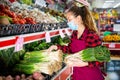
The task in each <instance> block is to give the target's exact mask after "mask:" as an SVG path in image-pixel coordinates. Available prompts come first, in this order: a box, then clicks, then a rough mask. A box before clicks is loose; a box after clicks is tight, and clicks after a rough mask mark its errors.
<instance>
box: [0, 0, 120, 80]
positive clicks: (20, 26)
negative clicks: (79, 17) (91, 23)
mask: <svg viewBox="0 0 120 80" xmlns="http://www.w3.org/2000/svg"><path fill="white" fill-rule="evenodd" d="M72 1H73V0H53V1H52V0H45V1H44V0H0V80H1V79H2V78H7V80H12V78H13V77H14V78H16V80H18V79H19V77H22V78H23V79H24V78H25V77H27V78H28V80H30V79H31V75H30V74H32V73H33V72H34V70H35V69H33V67H35V66H33V65H31V64H30V63H32V62H33V63H36V62H40V63H41V65H42V66H41V65H39V66H41V67H40V68H41V69H39V70H40V72H42V75H41V74H38V73H36V74H34V76H36V75H37V76H40V77H41V78H43V76H44V78H45V80H65V79H68V80H70V78H71V77H70V76H71V74H72V69H71V68H67V67H66V65H65V64H64V63H63V62H62V58H63V57H62V55H61V54H60V53H61V52H56V53H57V54H56V55H55V54H51V55H50V58H49V59H54V56H56V57H57V61H53V62H52V61H51V60H49V62H50V63H52V64H50V63H45V60H44V59H43V58H42V57H46V56H49V55H47V54H46V55H43V54H42V53H45V51H43V50H45V49H47V48H48V47H49V46H50V45H52V44H61V45H64V44H67V43H68V42H69V36H70V34H71V30H70V29H69V28H68V26H67V24H66V19H65V16H64V14H63V12H64V11H65V9H67V8H69V7H70V5H71V4H72ZM87 1H88V2H89V4H90V7H89V8H90V10H91V13H92V14H93V17H94V19H95V22H96V25H97V27H98V31H99V34H100V37H101V39H102V40H103V43H102V44H103V45H105V46H107V47H108V48H109V50H110V51H111V61H110V62H108V63H105V64H104V66H103V67H102V69H103V70H104V71H105V72H107V77H106V80H120V0H87ZM73 2H74V1H73ZM83 2H84V0H83ZM25 53H26V54H25ZM29 53H31V54H29ZM37 53H41V54H40V55H38V54H37ZM36 55H37V56H38V57H36ZM38 58H40V59H38ZM55 59H56V58H55ZM35 61H36V62H35ZM29 62H30V63H29ZM42 62H43V63H42ZM26 63H27V64H26ZM21 64H24V66H21ZM43 64H44V65H43ZM51 65H52V66H51ZM19 66H21V67H22V68H20V67H19ZM43 67H44V68H43ZM31 68H32V69H31ZM53 69H54V70H53ZM13 70H14V71H13ZM14 72H15V73H14ZM23 73H24V74H23ZM21 74H22V75H21ZM11 76H12V77H11Z"/></svg>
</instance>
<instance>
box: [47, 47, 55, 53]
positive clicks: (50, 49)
mask: <svg viewBox="0 0 120 80" xmlns="http://www.w3.org/2000/svg"><path fill="white" fill-rule="evenodd" d="M52 50H57V46H56V45H52V46H50V47H49V48H48V50H47V51H48V53H50V52H51V51H52Z"/></svg>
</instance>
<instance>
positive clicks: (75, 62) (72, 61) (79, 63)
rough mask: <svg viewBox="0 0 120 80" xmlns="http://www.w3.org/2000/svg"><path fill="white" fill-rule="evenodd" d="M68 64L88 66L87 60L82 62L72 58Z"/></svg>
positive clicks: (71, 65)
mask: <svg viewBox="0 0 120 80" xmlns="http://www.w3.org/2000/svg"><path fill="white" fill-rule="evenodd" d="M68 66H70V67H84V66H88V62H84V61H82V60H80V59H72V60H70V62H69V64H68Z"/></svg>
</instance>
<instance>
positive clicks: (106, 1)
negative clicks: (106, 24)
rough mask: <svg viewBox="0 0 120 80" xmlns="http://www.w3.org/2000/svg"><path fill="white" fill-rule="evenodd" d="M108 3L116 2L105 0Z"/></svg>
mask: <svg viewBox="0 0 120 80" xmlns="http://www.w3.org/2000/svg"><path fill="white" fill-rule="evenodd" d="M105 2H106V3H112V2H115V1H105Z"/></svg>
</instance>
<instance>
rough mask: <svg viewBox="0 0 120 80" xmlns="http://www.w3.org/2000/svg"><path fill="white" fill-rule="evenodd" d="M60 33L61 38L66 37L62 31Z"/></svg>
mask: <svg viewBox="0 0 120 80" xmlns="http://www.w3.org/2000/svg"><path fill="white" fill-rule="evenodd" d="M59 33H60V36H61V37H62V38H64V37H65V35H64V33H63V32H62V29H60V30H59Z"/></svg>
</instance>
